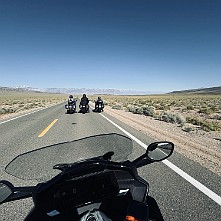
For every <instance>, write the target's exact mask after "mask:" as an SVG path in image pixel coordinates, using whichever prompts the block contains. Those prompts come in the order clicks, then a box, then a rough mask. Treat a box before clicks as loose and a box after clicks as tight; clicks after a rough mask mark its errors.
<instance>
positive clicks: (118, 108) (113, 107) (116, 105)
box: [112, 104, 123, 110]
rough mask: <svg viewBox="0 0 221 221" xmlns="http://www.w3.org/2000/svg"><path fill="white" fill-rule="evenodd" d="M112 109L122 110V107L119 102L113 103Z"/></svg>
mask: <svg viewBox="0 0 221 221" xmlns="http://www.w3.org/2000/svg"><path fill="white" fill-rule="evenodd" d="M112 109H116V110H122V109H123V107H122V106H121V105H120V104H115V105H113V106H112Z"/></svg>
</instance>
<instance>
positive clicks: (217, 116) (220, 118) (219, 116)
mask: <svg viewBox="0 0 221 221" xmlns="http://www.w3.org/2000/svg"><path fill="white" fill-rule="evenodd" d="M212 119H215V120H221V115H218V114H216V115H214V116H213V117H212Z"/></svg>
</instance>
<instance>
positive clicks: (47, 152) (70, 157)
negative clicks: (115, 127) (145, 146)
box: [5, 133, 133, 181]
mask: <svg viewBox="0 0 221 221" xmlns="http://www.w3.org/2000/svg"><path fill="white" fill-rule="evenodd" d="M132 150H133V143H132V140H131V139H130V138H128V137H125V136H123V135H120V134H115V133H113V134H102V135H96V136H91V137H86V138H82V139H79V140H74V141H69V142H65V143H58V144H55V145H50V146H47V147H43V148H40V149H36V150H33V151H30V152H27V153H24V154H21V155H19V156H17V157H16V158H14V159H13V160H12V161H11V162H10V163H9V164H8V165H7V166H6V168H5V171H6V172H7V173H9V174H11V175H13V176H15V177H17V178H20V179H24V180H38V181H46V180H49V179H51V178H52V177H54V176H55V175H57V174H59V173H60V172H61V171H59V170H55V169H53V166H54V165H56V164H63V163H75V162H77V161H82V160H85V159H88V158H92V157H97V156H102V155H104V154H105V153H107V152H109V151H113V152H114V155H113V156H112V161H116V162H120V161H125V160H127V159H128V156H129V155H130V154H131V153H132Z"/></svg>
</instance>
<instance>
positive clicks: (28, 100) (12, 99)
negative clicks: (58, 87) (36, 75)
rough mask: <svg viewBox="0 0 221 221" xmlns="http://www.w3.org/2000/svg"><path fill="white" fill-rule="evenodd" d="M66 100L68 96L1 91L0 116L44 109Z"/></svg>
mask: <svg viewBox="0 0 221 221" xmlns="http://www.w3.org/2000/svg"><path fill="white" fill-rule="evenodd" d="M65 100H67V95H64V94H49V93H36V92H16V91H1V90H0V104H1V107H0V116H3V115H8V114H12V113H19V112H23V111H26V110H29V109H34V108H42V107H46V106H49V105H52V104H56V103H60V102H63V101H65Z"/></svg>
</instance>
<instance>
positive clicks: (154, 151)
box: [146, 141, 174, 162]
mask: <svg viewBox="0 0 221 221" xmlns="http://www.w3.org/2000/svg"><path fill="white" fill-rule="evenodd" d="M173 150H174V144H173V143H171V142H168V141H165V142H164V141H162V142H155V143H151V144H150V145H149V146H148V148H147V151H146V156H147V157H148V158H149V159H150V160H151V161H154V162H157V161H162V160H165V159H166V158H168V157H169V156H170V155H171V154H172V153H173Z"/></svg>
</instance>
